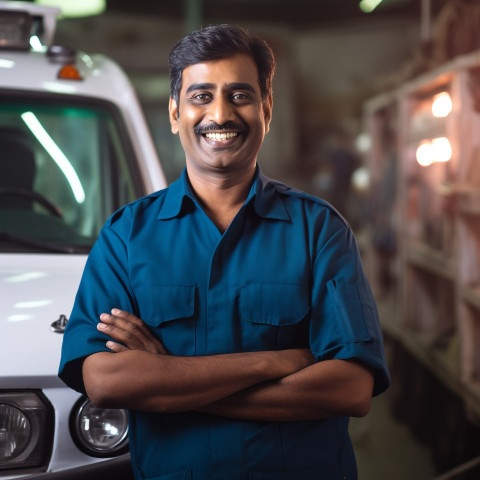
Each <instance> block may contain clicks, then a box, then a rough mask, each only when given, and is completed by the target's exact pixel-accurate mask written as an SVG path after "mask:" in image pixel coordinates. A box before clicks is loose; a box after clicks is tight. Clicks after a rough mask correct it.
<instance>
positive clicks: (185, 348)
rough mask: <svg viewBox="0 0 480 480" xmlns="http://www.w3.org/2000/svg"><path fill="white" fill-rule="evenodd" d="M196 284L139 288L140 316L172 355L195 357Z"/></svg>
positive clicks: (137, 293)
mask: <svg viewBox="0 0 480 480" xmlns="http://www.w3.org/2000/svg"><path fill="white" fill-rule="evenodd" d="M195 291H196V288H195V285H139V286H137V287H136V288H135V294H136V297H137V302H138V309H139V314H140V317H141V318H142V320H143V321H144V322H145V323H146V324H147V325H148V326H149V327H150V330H151V331H152V332H153V333H154V334H155V335H156V336H157V338H158V339H159V340H160V341H161V342H162V343H163V346H164V347H165V348H166V349H167V351H168V352H169V353H171V354H172V355H187V356H188V355H195Z"/></svg>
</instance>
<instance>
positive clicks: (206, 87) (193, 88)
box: [185, 83, 215, 93]
mask: <svg viewBox="0 0 480 480" xmlns="http://www.w3.org/2000/svg"><path fill="white" fill-rule="evenodd" d="M214 88H215V85H214V84H213V83H192V85H190V86H189V87H188V88H187V91H186V92H185V93H190V92H194V91H196V90H213V89H214Z"/></svg>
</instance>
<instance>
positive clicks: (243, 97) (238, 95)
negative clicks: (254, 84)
mask: <svg viewBox="0 0 480 480" xmlns="http://www.w3.org/2000/svg"><path fill="white" fill-rule="evenodd" d="M232 99H233V100H236V101H238V100H247V99H248V96H247V95H245V94H244V93H234V94H233V95H232Z"/></svg>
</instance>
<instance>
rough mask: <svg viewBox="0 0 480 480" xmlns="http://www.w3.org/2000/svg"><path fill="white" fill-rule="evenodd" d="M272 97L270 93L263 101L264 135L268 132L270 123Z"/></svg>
mask: <svg viewBox="0 0 480 480" xmlns="http://www.w3.org/2000/svg"><path fill="white" fill-rule="evenodd" d="M272 109H273V95H272V94H271V93H270V94H269V95H268V96H267V98H266V99H265V100H264V101H263V118H264V120H265V134H267V133H268V131H269V130H270V122H271V120H272Z"/></svg>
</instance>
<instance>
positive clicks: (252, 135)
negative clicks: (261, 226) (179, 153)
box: [169, 54, 272, 173]
mask: <svg viewBox="0 0 480 480" xmlns="http://www.w3.org/2000/svg"><path fill="white" fill-rule="evenodd" d="M169 111H170V123H171V126H172V132H173V133H175V134H176V133H178V134H179V135H180V141H181V143H182V146H183V149H184V150H185V156H186V161H187V167H188V168H189V169H190V171H191V169H194V170H196V172H197V173H207V172H208V173H214V172H216V173H224V172H232V171H241V170H243V169H245V168H247V169H248V168H251V167H254V166H255V164H256V158H257V153H258V150H259V149H260V146H261V144H262V142H263V138H264V136H265V134H266V133H267V132H268V128H269V124H270V119H271V112H272V98H271V97H269V98H267V99H266V100H265V101H262V97H261V92H260V86H259V84H258V71H257V66H256V64H255V62H254V61H253V59H252V58H251V57H250V56H248V55H244V54H237V55H235V56H233V57H230V58H226V59H222V60H216V61H211V62H205V63H197V64H194V65H191V66H190V67H187V68H185V70H183V74H182V88H181V90H180V95H179V105H177V104H176V102H175V100H173V99H170V107H169Z"/></svg>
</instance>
